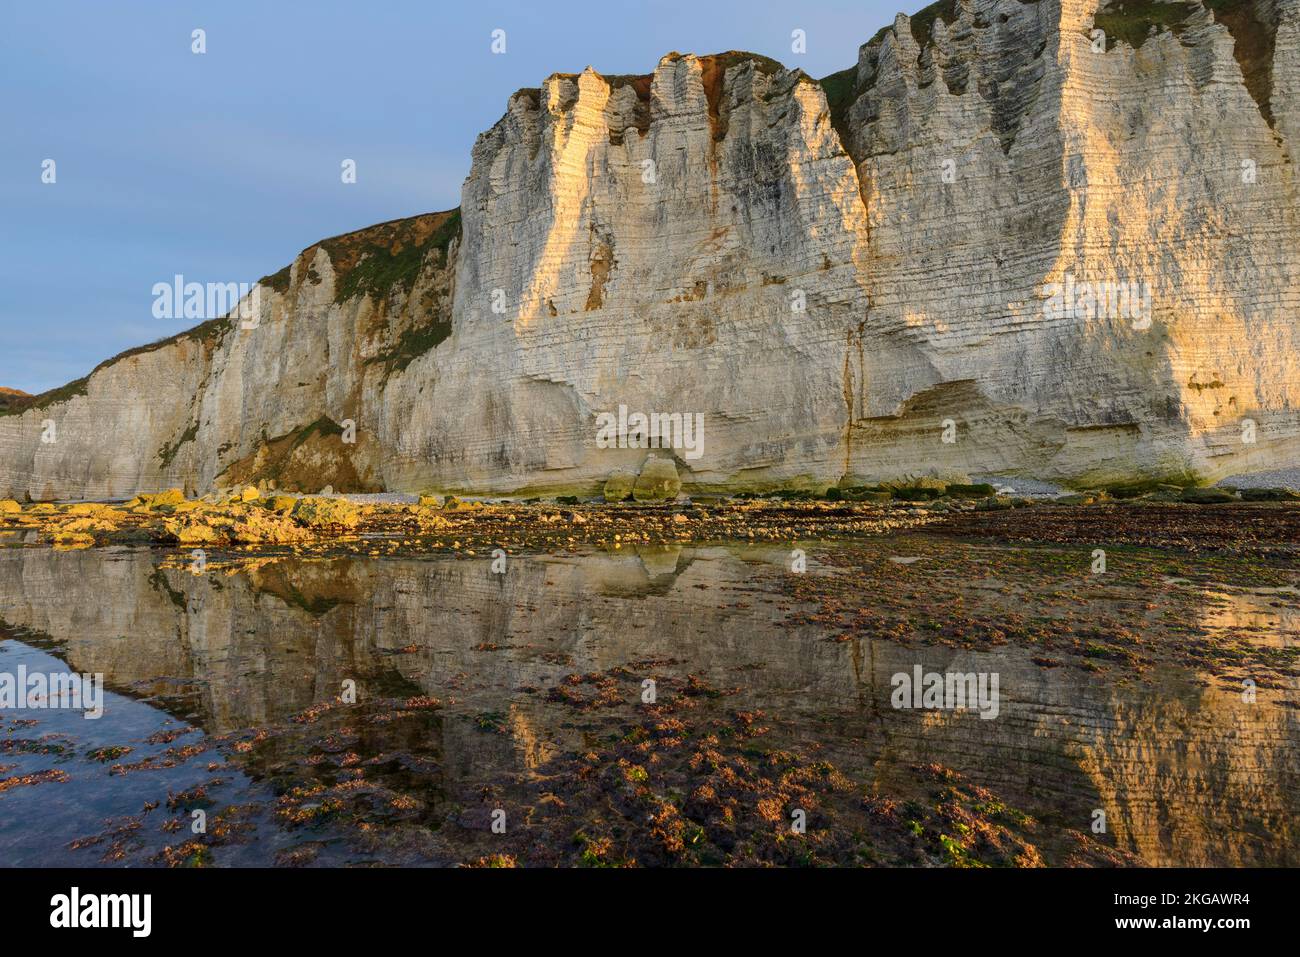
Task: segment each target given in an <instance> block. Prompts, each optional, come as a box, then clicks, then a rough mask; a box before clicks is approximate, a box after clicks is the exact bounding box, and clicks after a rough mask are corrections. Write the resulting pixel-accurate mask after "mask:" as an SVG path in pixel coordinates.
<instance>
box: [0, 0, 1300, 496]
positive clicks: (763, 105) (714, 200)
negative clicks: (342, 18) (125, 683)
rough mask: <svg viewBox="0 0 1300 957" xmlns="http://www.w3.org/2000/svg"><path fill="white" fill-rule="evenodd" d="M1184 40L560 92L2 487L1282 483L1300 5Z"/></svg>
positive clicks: (109, 378) (897, 34)
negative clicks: (669, 433)
mask: <svg viewBox="0 0 1300 957" xmlns="http://www.w3.org/2000/svg"><path fill="white" fill-rule="evenodd" d="M1218 5H1219V6H1220V7H1221V8H1222V7H1223V5H1222V4H1218ZM1183 12H1184V13H1185V16H1183V17H1182V18H1181V19H1179V18H1178V17H1172V18H1171V21H1176V22H1175V23H1174V26H1173V28H1172V32H1163V33H1161V32H1158V31H1157V32H1156V33H1155V34H1153V35H1147V31H1146V29H1145V25H1144V24H1141V23H1139V24H1136V25H1135V24H1133V23H1131V22H1129V21H1127V20H1126V19H1125V17H1124V16H1123V15H1121V14H1119V13H1117V12H1116V11H1111V10H1109V9H1108V8H1106V7H1105V6H1103V7H1102V8H1101V10H1100V12H1099V11H1098V10H1097V0H1040V2H1037V3H1021V2H1020V0H963V2H953V3H951V4H948V5H946V6H945V7H944V8H942V9H939V10H938V11H937V15H936V12H935V10H934V9H933V8H930V9H928V10H927V11H924V12H923V15H921V16H919V17H918V19H917V21H916V23H913V21H911V20H909V19H908V18H907V17H905V16H902V15H900V16H899V17H898V19H897V20H896V22H895V24H894V25H893V27H891V28H889V29H886V30H884V31H882V32H881V34H880V35H879V36H878V37H877V38H875V39H873V40H872V41H871V42H870V43H868V44H866V45H865V46H864V47H863V48H862V51H861V54H860V57H859V62H858V65H857V67H856V69H855V70H852V71H846V73H845V74H842V75H837V77H838V78H839V79H840V82H839V83H833V82H832V81H833V80H836V79H837V78H828V80H827V81H826V88H827V89H828V90H829V91H830V93H831V102H830V103H828V101H827V95H826V92H824V90H823V87H822V85H821V84H818V83H816V82H813V81H811V80H810V79H809V78H807V77H806V76H804V75H803V74H801V73H800V72H798V71H785V70H782V69H781V68H780V67H779V66H778V65H777V64H774V63H772V62H771V61H765V60H763V59H762V58H759V57H754V56H752V55H748V54H726V55H722V56H718V57H694V56H681V55H677V54H671V55H669V56H667V57H665V58H664V59H663V60H662V61H660V63H659V65H658V67H657V68H656V70H655V71H654V73H653V74H652V75H650V76H646V77H608V78H607V77H603V76H601V75H600V74H598V73H596V72H594V71H592V70H590V69H588V70H587V71H586V72H584V73H583V74H581V75H579V76H572V75H556V76H552V77H551V78H549V79H548V80H547V81H546V83H545V84H544V85H543V86H542V88H541V89H540V90H531V91H530V90H525V91H520V92H519V93H517V94H516V95H515V96H514V97H512V98H511V100H510V103H509V106H508V109H507V112H506V115H505V116H504V117H503V118H502V119H501V120H500V121H499V122H498V123H497V124H496V126H494V127H493V128H492V129H491V130H489V131H488V132H487V133H484V134H483V135H482V136H481V137H480V138H479V141H478V143H477V144H476V145H475V148H474V152H473V163H472V167H471V171H470V175H469V177H468V179H467V180H466V182H465V186H464V192H463V197H462V207H461V211H460V220H459V233H458V235H459V238H458V239H456V238H453V236H452V234H453V233H455V232H456V226H455V223H452V222H451V220H450V218H449V217H448V216H447V215H446V214H433V215H432V216H431V217H417V218H416V219H413V220H406V221H400V222H399V223H398V224H384V225H382V226H379V227H372V229H370V230H363V231H362V232H360V233H357V234H352V235H351V236H350V237H340V238H339V239H337V240H327V241H325V242H323V243H321V244H318V245H317V246H315V247H312V249H309V250H308V251H307V252H306V253H304V254H303V255H302V256H300V257H299V258H298V260H297V261H296V262H295V264H294V265H293V268H292V270H291V273H290V276H289V278H288V280H287V281H286V280H284V278H283V277H280V278H279V280H278V282H276V283H275V285H276V286H277V287H279V290H280V291H275V290H273V289H272V288H271V287H270V286H268V287H266V297H265V298H266V302H265V304H264V308H263V315H264V317H265V318H264V320H263V321H262V322H260V323H259V324H258V326H257V328H254V329H241V328H236V327H226V328H222V329H220V330H218V332H217V333H215V334H209V335H207V336H194V337H190V338H184V339H181V340H179V341H177V342H175V343H172V344H169V345H166V346H163V347H160V348H156V349H154V350H152V351H146V352H142V353H139V354H136V355H131V356H128V357H126V358H124V359H121V360H119V361H117V362H114V363H111V364H107V365H106V366H104V367H102V368H101V369H99V370H98V371H97V372H96V373H95V374H94V375H92V376H91V377H90V379H89V382H88V383H87V385H86V389H85V390H86V394H85V395H80V396H76V397H73V398H71V399H70V400H68V401H63V402H53V403H50V404H47V405H46V406H45V408H43V409H30V410H28V411H27V412H25V413H23V414H21V415H0V495H19V496H21V495H24V494H26V495H30V496H31V497H33V498H51V497H83V496H84V497H103V496H110V495H127V494H130V493H132V492H135V491H138V490H150V489H156V488H161V487H167V486H172V485H185V486H187V487H189V488H190V489H192V490H194V491H201V490H205V489H207V488H209V487H211V486H212V485H214V484H234V483H236V482H241V481H249V480H256V479H257V478H276V479H277V480H278V481H279V482H280V483H281V487H285V485H286V484H288V485H296V486H298V487H301V488H303V489H305V490H314V489H315V488H319V487H320V486H323V485H326V484H332V485H334V487H335V488H366V489H377V488H387V489H392V490H399V489H400V490H408V491H426V490H445V491H460V492H484V493H502V494H505V493H526V492H532V491H561V490H564V491H575V492H582V491H592V492H594V491H596V490H598V489H599V488H600V487H601V485H603V483H604V481H605V479H606V478H607V477H608V476H609V475H610V474H611V473H612V472H615V471H616V470H620V469H626V470H632V471H637V470H639V469H640V468H641V467H642V465H643V463H644V461H645V460H646V459H647V457H655V456H672V457H673V458H674V459H675V461H676V463H677V468H678V471H679V473H680V474H681V476H682V478H683V480H684V482H685V485H686V488H687V489H688V490H690V489H692V488H698V487H703V486H718V487H725V488H753V487H762V486H771V485H776V484H789V483H809V484H816V485H820V486H823V487H824V486H825V485H827V484H832V483H834V482H836V481H839V480H840V479H842V478H845V477H847V478H850V479H853V480H870V479H882V478H891V477H897V476H899V475H902V474H907V473H927V472H938V473H953V472H1000V473H1004V474H1022V475H1029V476H1034V477H1040V478H1050V479H1056V480H1063V481H1069V482H1076V483H1092V482H1103V481H1119V480H1125V479H1132V478H1139V477H1145V476H1169V475H1194V476H1197V477H1201V478H1214V477H1217V476H1221V475H1225V474H1230V473H1233V472H1240V471H1249V470H1252V469H1256V468H1261V469H1262V468H1269V467H1277V466H1279V465H1290V464H1294V462H1295V460H1296V454H1295V453H1296V449H1297V447H1298V445H1300V419H1298V418H1297V413H1296V411H1295V410H1296V408H1297V406H1298V405H1300V368H1298V367H1297V364H1298V363H1300V350H1297V348H1296V346H1297V344H1298V343H1297V341H1296V340H1297V336H1300V324H1297V322H1296V320H1295V318H1294V317H1295V312H1296V307H1297V305H1298V304H1300V255H1297V252H1296V250H1298V249H1300V202H1298V195H1297V187H1296V183H1295V178H1294V172H1293V171H1294V166H1293V155H1294V152H1295V149H1296V145H1297V140H1296V137H1297V135H1300V106H1297V98H1296V92H1297V86H1300V0H1253V2H1246V0H1241V2H1239V3H1235V4H1231V5H1230V8H1223V9H1221V10H1220V11H1219V12H1218V13H1213V12H1210V11H1209V10H1207V9H1203V8H1202V7H1200V6H1199V5H1197V4H1191V5H1189V6H1188V7H1187V8H1186V9H1185V10H1184V11H1183ZM1094 19H1095V20H1096V25H1097V26H1100V27H1102V28H1103V30H1108V31H1109V32H1108V33H1107V35H1106V37H1105V38H1104V39H1105V41H1106V42H1102V43H1097V42H1094V40H1093V39H1092V38H1091V37H1090V35H1089V32H1090V31H1091V30H1092V29H1093V27H1094ZM927 21H932V22H927ZM918 36H919V38H920V40H918ZM921 41H923V42H921ZM1134 43H1136V44H1138V45H1137V47H1136V48H1134V45H1133V44H1134ZM453 215H454V214H453ZM440 217H441V218H440ZM449 224H450V225H449ZM439 229H441V233H440V234H439V235H438V236H437V237H436V238H435V239H433V240H431V238H430V237H431V236H432V234H433V232H435V231H437V230H439ZM422 244H423V245H422ZM379 266H383V267H385V268H383V269H379V268H376V267H379ZM390 267H391V268H390ZM398 267H400V268H398ZM394 274H397V275H401V276H403V277H405V278H404V279H403V281H402V282H400V283H398V284H396V285H391V276H392V275H394ZM384 277H388V278H384ZM386 283H388V285H386ZM1094 287H1096V289H1097V291H1098V293H1099V295H1100V305H1098V303H1097V302H1096V301H1093V300H1091V299H1084V298H1081V293H1080V290H1087V291H1088V293H1089V294H1091V292H1092V290H1093V288H1094ZM1121 287H1122V288H1123V290H1124V291H1125V292H1127V290H1128V289H1130V288H1131V289H1133V291H1134V292H1136V293H1137V294H1138V295H1137V296H1136V298H1135V299H1134V301H1133V303H1132V304H1131V305H1132V306H1133V308H1127V307H1128V306H1130V302H1129V300H1128V297H1127V295H1125V296H1124V297H1123V298H1116V299H1114V300H1113V301H1112V300H1111V299H1109V298H1108V297H1109V296H1110V295H1112V294H1113V293H1114V292H1115V290H1117V289H1119V288H1121ZM1067 291H1068V293H1069V298H1070V300H1071V301H1070V302H1064V295H1065V292H1067ZM1054 293H1058V294H1059V295H1058V296H1057V298H1056V299H1055V300H1054V299H1053V298H1052V296H1053V294H1054ZM1063 306H1064V307H1065V308H1062V307H1063ZM1045 307H1046V308H1045ZM620 406H625V407H626V408H627V409H628V410H630V411H631V412H641V413H644V414H649V413H684V414H694V413H700V414H702V415H703V423H704V435H703V444H702V453H701V454H698V455H696V454H694V453H692V454H691V455H689V456H688V455H687V454H685V450H683V449H680V448H679V449H677V450H670V449H665V450H644V449H636V448H631V449H629V448H603V447H601V446H600V444H599V443H598V442H597V435H598V426H597V417H598V416H599V415H600V414H601V413H603V412H615V411H617V410H618V408H619V407H620ZM322 420H323V421H322ZM345 420H351V421H352V422H354V423H355V427H356V437H357V441H356V443H355V444H353V443H344V442H343V441H342V438H341V436H339V435H338V434H337V433H336V428H337V426H338V425H340V424H342V423H344V422H345ZM48 421H53V422H54V423H55V424H56V427H57V431H58V440H57V442H55V443H42V442H41V435H42V429H43V424H44V423H47V422H48ZM1245 439H1253V440H1254V441H1246V440H1245ZM182 440H183V441H182Z"/></svg>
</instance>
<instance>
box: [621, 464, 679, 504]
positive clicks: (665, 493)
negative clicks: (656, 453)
mask: <svg viewBox="0 0 1300 957" xmlns="http://www.w3.org/2000/svg"><path fill="white" fill-rule="evenodd" d="M681 490H682V480H681V479H680V478H678V476H677V466H676V465H674V464H673V460H672V459H663V458H652V459H646V462H645V465H643V466H641V474H640V475H638V476H637V477H636V483H635V484H634V485H633V486H632V497H633V498H634V499H636V500H637V501H638V502H663V501H668V500H670V499H674V498H676V497H677V493H678V492H680V491H681Z"/></svg>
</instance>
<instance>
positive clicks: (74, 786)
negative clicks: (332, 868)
mask: <svg viewBox="0 0 1300 957" xmlns="http://www.w3.org/2000/svg"><path fill="white" fill-rule="evenodd" d="M798 547H799V548H800V550H802V551H803V553H804V554H805V555H806V562H807V568H806V571H804V572H803V574H796V573H795V572H793V571H792V570H791V550H789V549H778V548H770V547H750V548H745V547H739V546H734V545H718V546H711V547H699V546H687V547H655V548H646V549H643V550H639V551H638V550H634V549H617V550H612V551H597V550H582V549H579V550H575V551H572V552H564V553H556V554H532V555H518V556H511V557H510V558H509V559H508V560H507V561H506V563H505V568H504V571H501V570H500V567H499V566H498V569H497V570H496V571H494V568H493V560H492V557H491V556H489V555H482V554H480V555H475V556H468V555H448V554H440V555H423V556H411V557H383V558H378V557H375V558H356V557H346V558H333V559H330V558H326V559H311V560H308V559H303V558H300V557H294V556H292V555H283V554H256V553H233V554H227V555H221V554H216V553H214V554H211V555H210V556H209V557H208V564H207V566H206V567H204V568H203V569H202V570H201V572H200V573H198V574H195V573H194V572H193V571H192V570H191V568H190V567H189V565H188V556H187V555H186V554H185V553H177V552H170V551H164V550H159V549H150V548H100V549H87V550H81V551H56V550H51V549H49V548H46V547H41V546H34V545H32V544H31V543H30V542H22V541H13V542H11V543H10V544H9V546H8V547H0V672H11V673H12V672H14V671H15V670H16V669H17V667H18V666H19V665H23V666H24V667H25V668H26V669H27V670H28V671H29V672H31V671H36V670H45V671H48V672H58V671H69V670H70V671H75V672H78V673H101V674H103V675H104V680H105V682H106V684H107V686H108V688H109V689H110V691H109V693H108V694H107V697H106V701H105V706H104V715H103V717H102V718H100V719H98V720H86V719H84V718H83V717H82V715H81V714H80V713H78V712H75V711H71V710H66V709H65V710H41V709H21V708H12V709H3V708H0V864H4V865H22V866H42V865H77V866H95V865H106V866H113V865H115V866H121V865H242V864H280V865H372V864H396V865H416V864H431V865H445V864H458V863H479V864H501V863H506V864H509V863H518V864H588V865H599V864H632V863H636V864H642V865H647V864H728V863H735V864H754V863H760V864H763V863H772V864H887V865H929V864H936V863H937V864H956V865H980V864H1004V865H1023V864H1036V863H1047V864H1065V865H1074V864H1149V865H1249V864H1263V865H1295V864H1298V863H1300V841H1297V839H1296V838H1297V834H1296V824H1295V821H1296V819H1297V813H1296V812H1297V811H1298V810H1300V726H1298V725H1300V722H1298V721H1297V714H1298V712H1297V704H1298V703H1300V694H1298V693H1297V681H1296V677H1295V675H1296V670H1295V667H1294V666H1295V658H1294V657H1293V655H1294V654H1295V651H1296V646H1295V641H1294V636H1295V634H1296V628H1297V625H1296V622H1297V621H1300V592H1297V591H1296V589H1295V587H1294V586H1295V584H1296V583H1297V580H1300V576H1293V574H1292V573H1291V572H1289V571H1286V570H1276V569H1275V570H1274V571H1273V580H1271V581H1270V582H1269V583H1268V585H1267V587H1261V588H1253V587H1250V585H1249V581H1250V580H1252V575H1250V574H1245V573H1243V575H1242V576H1240V577H1241V578H1242V579H1243V580H1246V583H1245V584H1243V582H1242V581H1236V582H1215V583H1207V582H1205V581H1196V580H1191V579H1189V578H1188V577H1187V576H1186V575H1185V574H1181V573H1180V572H1181V571H1183V570H1181V569H1178V568H1173V567H1166V566H1168V565H1169V563H1168V561H1166V558H1165V556H1162V555H1159V554H1155V553H1151V554H1148V553H1143V552H1141V551H1137V550H1135V551H1133V552H1132V553H1131V555H1130V556H1128V557H1129V559H1130V560H1129V562H1128V564H1129V565H1130V566H1131V567H1134V568H1138V567H1148V566H1149V573H1147V572H1143V573H1142V575H1140V576H1137V577H1129V578H1125V577H1124V576H1123V575H1122V574H1120V575H1112V576H1111V577H1110V578H1109V579H1105V580H1103V578H1104V576H1091V577H1090V576H1088V575H1087V574H1083V573H1081V572H1080V571H1079V570H1078V569H1079V568H1083V569H1086V568H1087V554H1088V553H1087V550H1083V551H1081V552H1080V551H1074V552H1072V551H1071V550H1069V549H1051V550H1033V549H1028V548H1012V547H997V548H991V547H988V546H986V545H980V544H976V543H970V542H963V541H958V540H952V539H942V538H940V537H937V536H927V535H921V534H908V535H903V536H895V537H881V538H877V539H869V540H865V541H863V540H859V541H855V542H851V543H849V542H818V543H802V544H800V545H799V546H798ZM1124 560H1125V559H1124V558H1123V557H1120V558H1113V559H1112V565H1115V564H1116V563H1117V562H1119V563H1120V566H1121V567H1122V564H1123V562H1124ZM1143 563H1145V565H1144V564H1143ZM1030 569H1032V570H1033V574H1032V575H1031V574H1030V573H1029V570H1030ZM1213 571H1214V573H1215V574H1216V575H1217V576H1218V577H1225V575H1226V577H1231V573H1232V569H1231V568H1230V567H1227V568H1225V567H1224V566H1223V565H1215V566H1214V568H1213ZM1247 571H1249V570H1247ZM822 590H826V591H827V594H828V595H830V598H828V599H826V600H823V596H822V595H821V594H820V592H821V591H822ZM881 609H892V610H893V612H894V615H893V618H892V619H890V618H889V616H885V615H881V614H878V612H879V611H880V610H881ZM846 611H847V612H849V614H847V615H846ZM1003 619H1005V620H1007V621H1016V622H1020V623H1022V624H1024V623H1031V624H1034V625H1035V627H1038V628H1040V630H1041V629H1048V630H1050V629H1055V631H1053V632H1052V635H1054V636H1055V637H1054V638H1052V637H1051V636H1049V638H1050V640H1049V638H1041V637H1040V631H1035V630H1034V629H1031V628H1026V629H1024V634H1023V636H1022V634H1021V632H1019V631H1017V630H1016V629H1015V628H1008V629H1002V628H999V627H995V625H996V624H997V623H999V622H1001V621H1002V620H1003ZM954 621H961V622H964V624H962V625H961V627H957V628H954V629H949V630H948V631H945V627H944V626H945V623H951V622H954ZM1121 625H1123V626H1124V628H1121V627H1120V626H1121ZM1107 629H1110V631H1109V632H1108V631H1107ZM1126 629H1127V630H1126ZM950 632H951V633H950ZM1074 632H1078V633H1079V641H1078V653H1077V654H1076V653H1074V652H1073V651H1072V650H1071V647H1069V643H1068V642H1067V643H1066V647H1064V648H1063V647H1062V643H1061V638H1062V636H1065V637H1067V638H1068V637H1069V636H1070V635H1071V634H1073V633H1074ZM1111 632H1113V633H1116V634H1117V633H1120V632H1123V633H1124V634H1126V635H1128V636H1130V639H1131V647H1129V646H1122V645H1120V644H1115V643H1111V644H1107V642H1114V641H1117V640H1118V639H1115V638H1114V634H1111ZM1041 633H1042V634H1047V631H1042V632H1041ZM953 634H955V635H956V636H957V637H958V638H959V639H960V640H952V635H953ZM1184 645H1186V646H1189V647H1190V646H1194V647H1195V648H1197V649H1199V652H1198V653H1199V654H1200V657H1198V658H1196V659H1195V660H1194V661H1193V662H1192V663H1190V664H1189V662H1188V661H1187V660H1181V659H1180V658H1179V657H1178V656H1177V655H1173V654H1166V653H1164V652H1163V651H1162V649H1169V648H1175V649H1177V648H1182V647H1184ZM1256 647H1258V648H1262V649H1263V651H1262V652H1261V654H1262V653H1268V654H1270V655H1273V657H1270V658H1267V659H1262V663H1261V660H1255V659H1253V658H1251V657H1250V654H1251V651H1250V649H1252V648H1256ZM1097 648H1101V649H1102V650H1101V651H1100V652H1099V651H1097V650H1096V649H1097ZM1207 649H1209V650H1207ZM1218 649H1222V650H1223V652H1224V659H1223V667H1222V668H1218V667H1217V665H1216V667H1214V668H1210V667H1209V666H1202V664H1200V663H1199V662H1204V661H1209V660H1211V658H1212V657H1213V655H1212V652H1213V653H1217V650H1218ZM1279 656H1280V657H1279ZM1215 660H1216V661H1217V659H1215ZM918 667H919V668H920V669H921V671H922V672H923V673H963V674H965V673H976V674H986V675H987V674H993V675H996V676H997V677H998V684H997V687H998V692H999V697H1000V700H999V703H998V708H997V714H996V717H994V718H992V719H991V720H989V719H985V718H981V716H980V715H979V714H978V713H977V712H975V711H972V710H945V709H926V708H901V709H900V708H896V707H894V705H893V703H892V701H891V695H892V693H893V691H894V686H895V678H894V676H895V675H899V674H908V675H911V674H913V673H914V672H915V669H917V668H918ZM1251 675H1257V676H1258V678H1259V680H1258V681H1257V682H1256V681H1255V680H1254V679H1251V683H1252V684H1258V687H1256V688H1253V689H1252V691H1253V694H1247V693H1243V684H1242V682H1243V680H1245V679H1247V678H1250V676H1251ZM196 812H200V813H198V814H196ZM1099 812H1100V815H1102V816H1104V829H1098V821H1099V820H1101V819H1102V818H1099ZM801 818H802V819H801ZM196 822H201V824H202V827H201V828H198V829H197V830H196ZM800 827H802V828H803V830H800V829H799V828H800Z"/></svg>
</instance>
